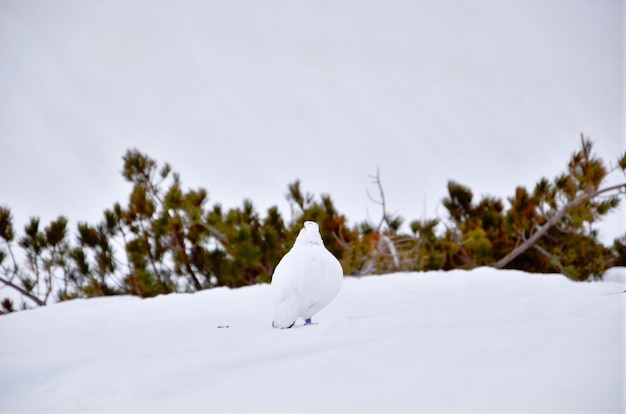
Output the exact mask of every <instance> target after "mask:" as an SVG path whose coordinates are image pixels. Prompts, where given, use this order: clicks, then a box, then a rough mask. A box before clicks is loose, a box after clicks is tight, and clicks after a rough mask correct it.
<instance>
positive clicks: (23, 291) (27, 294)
mask: <svg viewBox="0 0 626 414" xmlns="http://www.w3.org/2000/svg"><path fill="white" fill-rule="evenodd" d="M0 282H2V283H4V284H5V285H7V286H9V287H12V288H13V289H15V290H17V291H18V292H20V294H22V296H25V297H27V298H28V299H30V300H32V301H33V302H35V303H36V304H37V305H39V306H46V302H44V301H43V300H41V299H39V298H38V297H37V296H35V295H33V294H32V293H30V292H29V291H27V290H26V289H24V288H21V287H20V286H18V285H16V284H15V283H13V282H11V281H10V280H8V279H5V278H4V277H2V276H0Z"/></svg>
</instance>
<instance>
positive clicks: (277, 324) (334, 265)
mask: <svg viewBox="0 0 626 414" xmlns="http://www.w3.org/2000/svg"><path fill="white" fill-rule="evenodd" d="M342 280H343V269H342V267H341V264H340V263H339V260H337V259H336V258H335V256H333V255H332V253H330V252H329V251H328V250H326V247H324V242H323V241H322V237H321V236H320V231H319V226H318V225H317V223H315V222H313V221H305V222H304V227H303V228H302V230H300V233H299V234H298V237H297V238H296V241H295V243H294V244H293V247H292V248H291V250H289V252H287V254H286V255H285V256H283V258H282V259H281V260H280V262H278V265H277V266H276V269H275V270H274V274H273V275H272V294H273V295H274V321H273V322H272V326H273V327H274V328H281V329H285V328H291V327H292V326H293V325H294V324H295V323H296V321H297V320H298V318H300V317H301V318H304V319H305V323H306V324H310V323H311V317H312V316H313V315H315V314H316V313H318V312H319V311H320V310H322V308H324V307H325V306H326V305H328V304H329V303H330V302H331V301H332V300H333V299H334V297H335V296H337V293H339V289H340V288H341V281H342Z"/></svg>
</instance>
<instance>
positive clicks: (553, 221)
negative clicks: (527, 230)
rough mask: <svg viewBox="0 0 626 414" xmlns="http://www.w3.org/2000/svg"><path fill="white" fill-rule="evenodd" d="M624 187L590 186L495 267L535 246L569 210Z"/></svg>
mask: <svg viewBox="0 0 626 414" xmlns="http://www.w3.org/2000/svg"><path fill="white" fill-rule="evenodd" d="M623 188H626V183H622V184H616V185H613V186H610V187H607V188H603V189H599V190H595V191H592V187H588V188H587V190H585V191H584V192H582V193H581V194H579V195H578V196H576V197H575V198H574V199H573V200H572V201H570V202H569V203H567V204H566V205H565V206H563V207H562V208H561V209H560V210H559V211H558V212H557V213H556V214H555V215H554V216H552V217H550V219H549V220H548V221H547V222H546V224H544V225H543V226H541V228H539V230H538V231H536V232H535V233H534V234H533V235H532V236H531V237H529V238H528V239H527V240H526V241H525V242H524V243H522V244H521V245H520V246H519V247H517V248H515V249H513V251H511V252H510V253H509V254H507V255H506V256H504V257H503V258H502V259H500V260H498V261H497V262H496V263H494V265H493V267H495V268H496V269H502V268H504V267H505V266H506V265H508V264H509V263H511V261H513V260H514V259H515V258H516V257H518V256H519V255H520V254H522V253H524V252H525V251H526V250H528V248H529V247H531V246H533V245H534V244H535V243H536V242H537V241H538V240H539V239H540V238H541V237H543V235H544V234H546V233H547V232H548V230H550V228H552V227H553V226H555V225H556V224H558V223H559V222H560V221H561V219H563V217H565V215H566V214H567V212H568V210H570V209H572V208H574V207H576V206H578V205H580V204H581V203H582V202H584V201H586V200H590V199H593V198H595V197H597V196H599V195H602V194H604V193H608V192H611V191H615V190H620V189H623Z"/></svg>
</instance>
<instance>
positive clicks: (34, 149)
mask: <svg viewBox="0 0 626 414" xmlns="http://www.w3.org/2000/svg"><path fill="white" fill-rule="evenodd" d="M625 18H626V14H625V11H624V6H623V2H622V1H618V0H595V1H588V0H549V1H544V0H524V1H521V0H474V1H458V0H447V1H436V0H412V1H373V0H370V1H367V0H365V1H364V0H343V1H315V2H302V1H300V2H296V1H286V0H285V1H244V0H240V1H225V0H224V1H147V0H145V1H137V0H132V1H121V0H113V1H103V0H95V1H94V0H92V1H68V0H55V1H54V2H50V1H44V0H29V1H23V0H1V1H0V203H2V204H6V205H8V206H9V207H10V208H11V209H12V211H13V215H14V217H15V219H16V224H17V225H18V228H19V230H20V232H21V228H22V226H23V224H24V223H25V221H26V220H27V218H28V217H30V216H34V215H37V216H41V217H42V219H43V220H44V221H45V222H48V221H49V220H51V219H53V218H55V217H56V216H58V215H61V214H63V215H65V216H67V217H68V218H69V219H70V220H71V221H72V230H73V229H74V228H75V223H76V221H79V220H86V221H89V222H91V223H95V222H96V221H98V220H100V218H101V217H102V212H103V210H104V209H105V208H108V207H110V206H111V205H112V204H113V203H114V202H117V201H119V202H125V201H126V198H127V196H128V194H129V191H130V187H129V185H128V184H126V183H125V182H124V181H123V178H122V176H121V174H120V171H121V167H122V160H121V157H122V155H123V154H124V152H125V151H126V149H128V148H132V147H137V148H139V149H140V150H141V151H143V152H145V153H147V154H149V155H150V156H152V157H153V158H156V159H157V160H159V161H160V162H165V161H167V162H169V163H170V164H172V166H173V167H174V170H176V171H179V172H180V173H181V178H182V180H183V185H184V186H185V187H186V188H188V187H194V188H195V187H204V188H206V189H207V190H208V192H209V196H210V204H213V203H214V202H221V203H222V204H223V205H224V206H225V207H234V206H237V205H240V204H241V201H242V200H243V199H244V198H250V199H252V200H253V201H254V203H255V205H256V206H257V208H258V209H259V210H261V211H262V212H263V211H264V210H265V209H266V208H267V207H269V206H271V205H274V204H277V205H279V206H280V207H281V208H282V209H283V211H284V212H285V213H288V209H287V204H286V202H285V201H284V194H285V192H286V189H287V185H288V183H290V182H292V181H294V180H295V179H300V180H301V181H302V186H303V189H305V190H307V191H310V192H314V193H316V194H320V193H329V194H331V195H332V196H333V199H334V200H335V202H336V205H337V208H338V209H339V211H341V212H343V213H345V214H346V215H347V217H348V218H349V219H350V222H351V223H354V222H356V221H361V220H363V219H365V218H366V217H367V214H368V211H369V214H370V216H371V217H372V218H373V219H377V218H378V214H379V211H378V210H377V206H376V205H375V204H373V203H372V202H371V201H369V199H368V197H367V195H366V188H367V187H368V186H370V179H369V177H368V176H369V175H370V174H373V173H375V171H376V168H377V167H378V168H380V172H381V175H382V181H383V184H384V187H385V191H386V195H387V203H388V205H389V206H390V209H391V210H395V211H398V212H399V213H400V214H401V215H402V216H404V217H405V218H406V219H407V221H410V220H411V219H414V218H421V217H423V216H426V217H435V216H436V215H439V216H441V217H443V216H444V213H445V211H444V209H443V207H442V206H441V205H440V200H441V198H442V197H443V196H444V195H445V193H446V183H447V181H448V180H449V179H454V180H457V181H460V182H461V183H463V184H466V185H468V186H469V187H470V188H471V189H472V190H473V191H474V193H475V194H476V196H477V197H478V196H480V195H482V194H489V195H494V196H499V197H503V198H504V197H507V196H510V195H512V194H513V193H514V189H515V187H516V186H517V185H525V186H532V185H534V183H535V182H536V181H537V180H538V179H539V178H541V177H542V176H547V177H548V178H553V177H554V176H555V175H556V174H558V173H560V172H561V171H563V170H564V168H565V166H566V162H567V160H568V159H569V156H570V154H571V153H572V152H573V151H574V150H576V149H577V148H578V145H579V136H580V133H581V132H584V133H585V134H586V135H589V136H590V137H591V138H592V139H594V140H595V142H596V143H597V148H596V149H597V151H598V153H599V154H600V155H601V156H602V157H603V158H604V159H605V160H606V161H607V162H608V161H612V162H614V160H615V159H617V155H618V153H620V152H622V151H624V150H625V149H626V145H625V135H624V115H623V114H624V80H623V78H624V60H623V57H624V36H623V30H624V27H623V26H624V21H625V20H626V19H625ZM616 178H621V179H622V180H623V178H624V177H623V176H622V177H616ZM370 187H371V186H370ZM624 211H625V210H624V208H622V209H621V211H620V213H619V214H614V215H613V216H612V218H611V219H610V220H608V221H607V223H606V224H605V225H603V226H602V227H601V229H602V236H603V239H604V240H607V241H608V240H610V239H612V237H615V236H617V235H618V234H621V233H623V232H624V229H625V228H626V225H625V223H624V218H623V216H624V215H623V212H624Z"/></svg>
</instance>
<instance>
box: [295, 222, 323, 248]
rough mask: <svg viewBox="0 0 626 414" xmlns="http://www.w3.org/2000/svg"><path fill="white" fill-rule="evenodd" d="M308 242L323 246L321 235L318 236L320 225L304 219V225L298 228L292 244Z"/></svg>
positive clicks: (305, 243) (300, 244)
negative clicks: (298, 230)
mask: <svg viewBox="0 0 626 414" xmlns="http://www.w3.org/2000/svg"><path fill="white" fill-rule="evenodd" d="M310 244H315V245H318V246H324V242H323V241H322V236H320V226H318V225H317V223H316V222H314V221H305V222H304V227H302V230H300V233H299V234H298V237H297V238H296V242H295V243H294V244H293V246H294V247H296V246H306V245H310Z"/></svg>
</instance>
